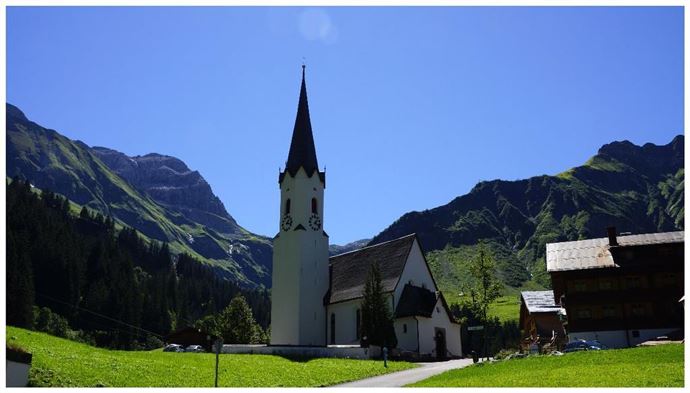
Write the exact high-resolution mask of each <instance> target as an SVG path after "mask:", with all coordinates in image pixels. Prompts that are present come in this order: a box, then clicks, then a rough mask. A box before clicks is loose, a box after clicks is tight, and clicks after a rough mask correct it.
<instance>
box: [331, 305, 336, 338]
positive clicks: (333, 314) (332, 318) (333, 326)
mask: <svg viewBox="0 0 690 393" xmlns="http://www.w3.org/2000/svg"><path fill="white" fill-rule="evenodd" d="M331 344H335V313H331Z"/></svg>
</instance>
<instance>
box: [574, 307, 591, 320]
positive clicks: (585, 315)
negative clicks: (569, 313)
mask: <svg viewBox="0 0 690 393" xmlns="http://www.w3.org/2000/svg"><path fill="white" fill-rule="evenodd" d="M575 315H576V316H577V318H578V319H590V318H592V310H590V309H588V308H579V309H577V310H576V311H575Z"/></svg>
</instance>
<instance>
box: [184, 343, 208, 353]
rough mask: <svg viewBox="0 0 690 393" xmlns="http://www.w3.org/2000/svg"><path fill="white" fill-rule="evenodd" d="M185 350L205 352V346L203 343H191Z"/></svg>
mask: <svg viewBox="0 0 690 393" xmlns="http://www.w3.org/2000/svg"><path fill="white" fill-rule="evenodd" d="M184 351H185V352H204V347H202V346H201V345H190V346H188V347H187V348H185V349H184Z"/></svg>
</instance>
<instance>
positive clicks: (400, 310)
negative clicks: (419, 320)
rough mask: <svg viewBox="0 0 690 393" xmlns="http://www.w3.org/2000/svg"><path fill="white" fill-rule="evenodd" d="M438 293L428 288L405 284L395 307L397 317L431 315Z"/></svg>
mask: <svg viewBox="0 0 690 393" xmlns="http://www.w3.org/2000/svg"><path fill="white" fill-rule="evenodd" d="M436 300H437V298H436V293H434V292H431V291H430V290H428V289H426V288H421V287H417V286H414V285H410V284H405V288H403V291H402V294H401V295H400V301H398V306H397V307H396V308H395V317H396V318H403V317H415V316H422V317H427V318H429V317H431V315H432V314H433V313H434V306H435V305H436Z"/></svg>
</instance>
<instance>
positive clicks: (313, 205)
mask: <svg viewBox="0 0 690 393" xmlns="http://www.w3.org/2000/svg"><path fill="white" fill-rule="evenodd" d="M311 212H312V213H318V206H317V205H316V198H312V199H311Z"/></svg>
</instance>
